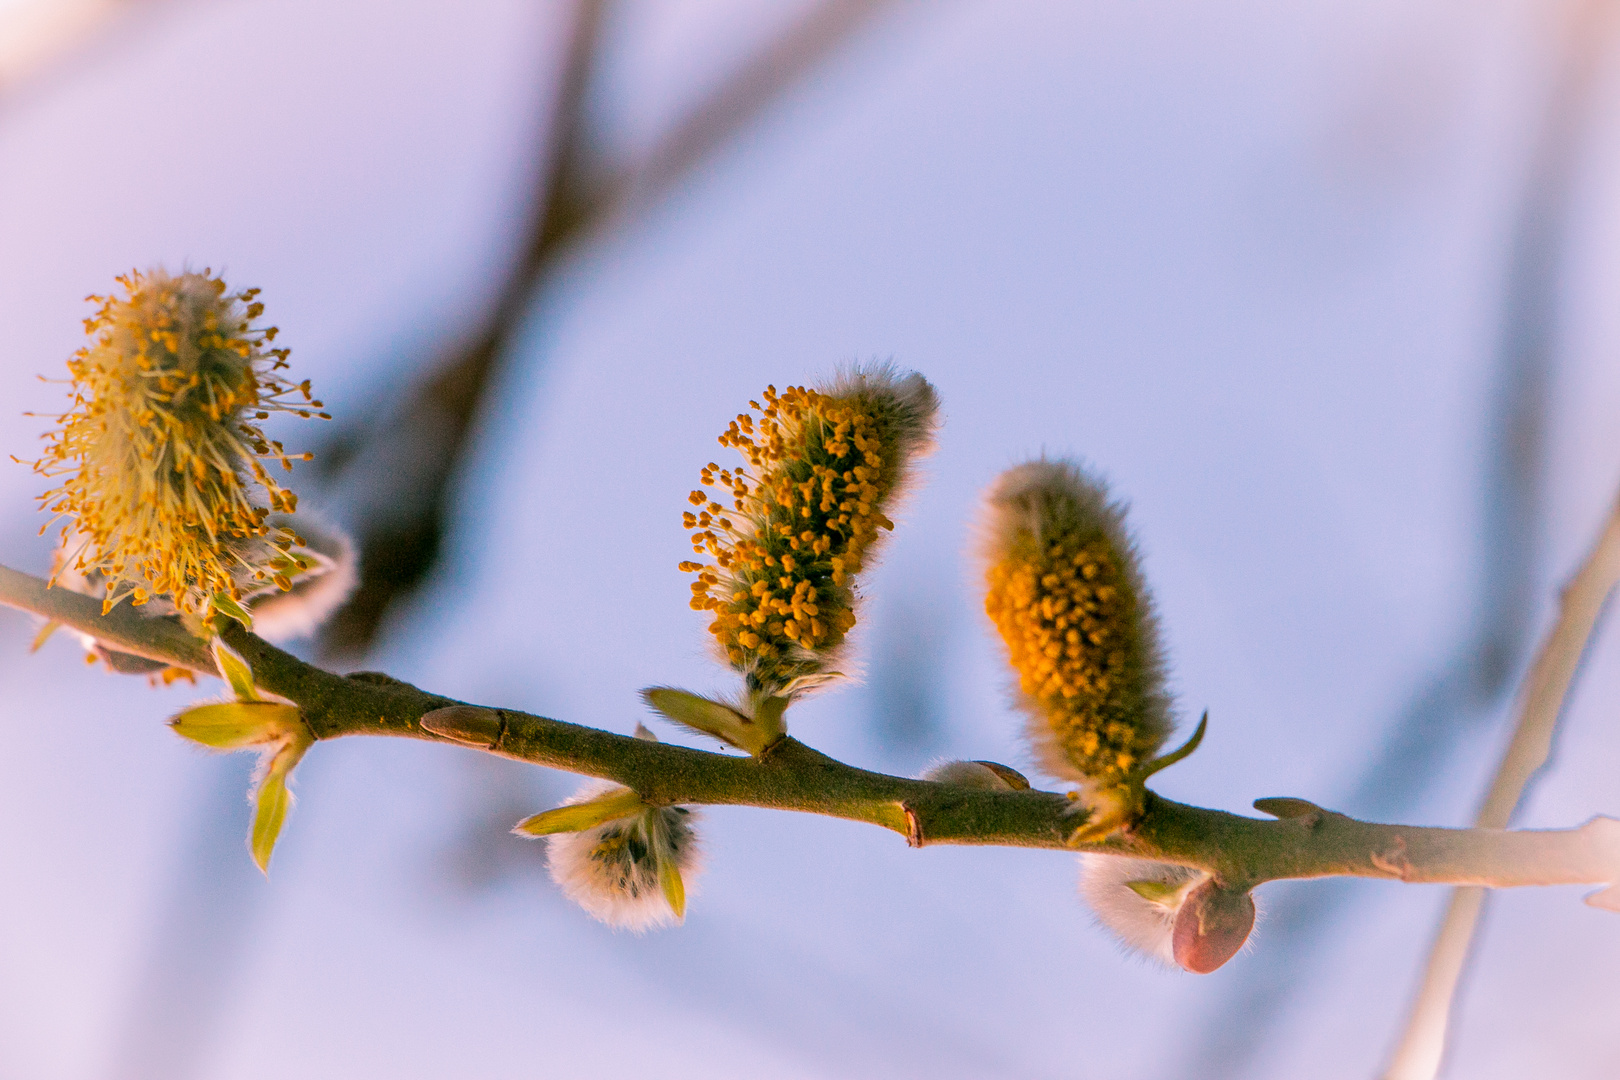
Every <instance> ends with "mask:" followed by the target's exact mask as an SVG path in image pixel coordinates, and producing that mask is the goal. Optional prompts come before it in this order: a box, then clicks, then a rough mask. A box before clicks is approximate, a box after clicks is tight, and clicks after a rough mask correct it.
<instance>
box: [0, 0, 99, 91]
mask: <svg viewBox="0 0 1620 1080" xmlns="http://www.w3.org/2000/svg"><path fill="white" fill-rule="evenodd" d="M130 6H131V4H130V2H129V0H0V88H6V87H10V86H14V85H16V84H17V83H19V82H22V81H23V80H24V79H26V78H28V77H29V76H31V75H33V74H35V73H36V72H38V71H40V70H41V69H43V68H44V67H46V66H47V65H49V64H50V63H51V62H52V61H54V60H56V59H57V58H58V57H60V56H62V55H63V54H64V53H67V52H69V51H71V50H73V49H74V48H76V47H78V46H79V45H80V44H82V43H83V42H85V41H86V40H87V39H89V38H90V37H91V36H92V35H93V34H95V33H97V32H98V31H100V30H101V29H102V28H103V27H104V26H105V25H106V24H107V23H108V22H109V21H111V19H112V17H113V16H115V15H117V14H118V13H119V11H120V9H123V8H127V7H130Z"/></svg>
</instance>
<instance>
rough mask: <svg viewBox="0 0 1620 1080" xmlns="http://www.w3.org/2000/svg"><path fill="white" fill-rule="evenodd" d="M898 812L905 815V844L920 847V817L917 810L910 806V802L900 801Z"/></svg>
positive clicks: (921, 842)
mask: <svg viewBox="0 0 1620 1080" xmlns="http://www.w3.org/2000/svg"><path fill="white" fill-rule="evenodd" d="M900 812H901V813H903V814H905V815H906V846H907V847H922V846H923V829H922V818H920V817H918V816H917V811H915V810H913V809H912V808H911V804H910V803H904V802H903V803H901V804H900Z"/></svg>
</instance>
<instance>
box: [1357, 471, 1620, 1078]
mask: <svg viewBox="0 0 1620 1080" xmlns="http://www.w3.org/2000/svg"><path fill="white" fill-rule="evenodd" d="M1617 582H1620V502H1617V503H1616V504H1615V506H1614V508H1613V509H1612V510H1611V511H1610V513H1609V516H1608V519H1607V521H1606V522H1605V524H1604V528H1603V532H1602V534H1601V535H1600V536H1599V537H1598V541H1597V544H1596V545H1595V546H1594V547H1593V548H1592V551H1591V554H1589V555H1588V556H1587V557H1586V561H1585V563H1583V564H1582V565H1581V568H1580V569H1579V570H1577V571H1576V572H1575V576H1574V577H1573V578H1572V579H1570V582H1569V584H1568V585H1567V586H1565V587H1564V591H1563V594H1562V596H1561V597H1560V605H1559V612H1558V619H1557V621H1556V622H1554V624H1553V627H1552V630H1551V631H1550V632H1549V633H1548V635H1547V637H1546V639H1545V640H1544V641H1543V642H1542V644H1541V649H1540V651H1539V652H1538V653H1537V654H1536V662H1535V664H1534V666H1532V667H1531V669H1530V673H1529V675H1528V676H1526V678H1525V682H1524V689H1523V692H1522V695H1521V697H1520V703H1519V709H1520V712H1519V722H1518V728H1517V730H1515V731H1514V733H1513V741H1512V742H1511V743H1509V744H1508V748H1507V752H1506V753H1505V754H1503V755H1502V764H1501V765H1500V766H1498V768H1497V770H1496V778H1495V779H1494V780H1493V781H1492V782H1491V787H1490V791H1489V792H1488V793H1487V794H1486V796H1485V802H1484V805H1482V806H1481V807H1480V810H1479V815H1478V817H1477V818H1475V821H1474V824H1475V826H1476V827H1477V828H1481V829H1505V828H1507V825H1508V821H1509V819H1510V818H1512V816H1513V812H1514V810H1515V809H1516V808H1517V807H1518V805H1519V799H1520V797H1521V796H1522V795H1523V794H1524V789H1525V785H1526V784H1527V783H1529V781H1530V777H1531V776H1532V775H1534V774H1535V772H1536V770H1538V769H1540V768H1541V767H1542V766H1543V765H1544V764H1546V762H1547V757H1548V755H1549V754H1550V753H1551V751H1552V740H1553V732H1554V730H1555V728H1556V726H1557V723H1558V717H1559V715H1560V714H1561V713H1562V711H1563V707H1564V701H1565V699H1566V698H1567V697H1568V695H1569V688H1570V684H1571V682H1573V681H1574V678H1575V670H1576V668H1577V667H1578V666H1579V664H1580V661H1581V655H1582V653H1584V652H1585V651H1586V643H1587V641H1588V640H1589V639H1590V637H1591V635H1592V629H1593V627H1594V626H1596V624H1597V619H1598V615H1599V614H1600V613H1601V612H1602V610H1603V605H1604V603H1605V602H1606V601H1607V600H1608V597H1609V594H1610V593H1611V592H1612V591H1613V590H1614V587H1615V585H1616V583H1617ZM1592 899H1593V900H1594V901H1595V902H1598V903H1600V904H1601V905H1603V906H1606V907H1614V906H1616V905H1615V902H1616V897H1615V896H1614V895H1613V890H1607V891H1606V892H1605V893H1599V894H1598V895H1597V896H1596V897H1593V898H1592ZM1484 902H1485V890H1484V889H1480V888H1473V887H1462V888H1458V889H1456V890H1454V891H1453V892H1452V894H1451V903H1450V905H1449V906H1448V907H1447V908H1446V914H1445V918H1444V919H1443V920H1442V921H1441V923H1440V932H1439V933H1438V934H1437V935H1436V937H1435V942H1434V948H1433V950H1432V951H1431V952H1430V954H1429V963H1428V968H1427V969H1426V970H1425V971H1424V974H1423V985H1422V987H1421V988H1420V989H1419V991H1418V994H1417V999H1416V1001H1415V1002H1414V1003H1413V1006H1412V1013H1411V1015H1410V1017H1408V1019H1407V1024H1406V1031H1405V1032H1404V1034H1403V1035H1402V1036H1401V1041H1400V1044H1399V1045H1398V1046H1397V1047H1396V1049H1395V1054H1394V1056H1393V1058H1392V1059H1391V1062H1390V1065H1389V1068H1388V1070H1387V1071H1386V1072H1385V1073H1384V1077H1385V1080H1432V1078H1433V1077H1434V1076H1435V1075H1436V1073H1438V1072H1439V1069H1440V1061H1441V1058H1442V1056H1443V1055H1444V1053H1445V1045H1446V1030H1447V1027H1448V1026H1449V1023H1450V1019H1451V1003H1452V1000H1453V998H1454V997H1455V995H1456V990H1457V981H1458V979H1459V978H1460V976H1461V975H1462V969H1463V963H1464V962H1465V961H1466V960H1467V958H1468V947H1469V944H1470V942H1471V941H1472V940H1473V936H1474V927H1475V925H1476V924H1477V923H1478V921H1479V913H1480V907H1481V905H1483V904H1484Z"/></svg>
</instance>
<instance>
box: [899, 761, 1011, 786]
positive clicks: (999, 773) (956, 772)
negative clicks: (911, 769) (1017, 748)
mask: <svg viewBox="0 0 1620 1080" xmlns="http://www.w3.org/2000/svg"><path fill="white" fill-rule="evenodd" d="M921 778H922V779H924V780H932V781H933V782H934V783H936V784H955V785H956V786H957V787H965V788H977V789H979V790H981V791H1028V790H1029V781H1028V780H1027V779H1025V778H1024V774H1023V773H1021V772H1019V771H1018V770H1016V769H1009V768H1008V767H1007V766H1005V765H1002V764H1000V763H998V762H994V761H942V762H940V763H939V764H938V765H933V766H930V767H929V769H928V770H927V771H926V772H924V773H923V774H922V777H921Z"/></svg>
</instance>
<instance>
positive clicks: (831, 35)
mask: <svg viewBox="0 0 1620 1080" xmlns="http://www.w3.org/2000/svg"><path fill="white" fill-rule="evenodd" d="M3 2H5V0H0V3H3ZM108 2H109V3H110V2H112V0H108ZM123 2H124V3H132V0H123ZM148 2H154V0H148ZM882 6H883V0H825V2H822V3H820V4H818V5H817V6H816V7H814V8H813V9H812V10H811V11H810V12H809V13H808V14H807V15H805V16H803V17H802V18H801V19H800V20H799V21H798V22H797V23H795V24H794V25H793V26H792V27H791V28H790V29H789V30H787V31H786V32H784V33H783V34H782V35H781V36H780V37H779V38H778V39H777V40H776V41H775V42H774V43H773V44H771V45H769V46H768V47H767V48H765V49H764V50H763V51H762V52H760V53H759V54H757V55H756V56H754V57H752V58H751V59H749V60H748V61H747V62H745V63H744V64H743V66H742V68H741V69H740V70H739V72H738V73H737V74H736V75H734V76H733V77H732V78H731V79H730V81H729V82H727V83H725V84H724V85H722V86H721V87H720V88H719V89H718V90H717V91H715V92H714V93H713V94H712V95H711V96H710V98H709V99H708V100H707V101H706V102H705V103H704V104H703V105H701V106H700V107H698V108H696V109H695V110H694V111H693V112H692V113H691V114H690V115H689V116H688V117H687V118H686V120H685V121H683V122H682V123H680V124H679V125H677V126H676V127H675V128H674V129H673V130H672V131H671V132H669V133H668V134H667V135H666V136H665V137H664V139H663V141H662V142H661V143H660V144H658V146H657V147H656V148H655V149H654V150H653V151H652V152H651V153H649V154H648V155H647V156H646V157H645V159H644V160H642V161H641V162H640V163H639V164H638V165H636V166H635V167H633V168H624V169H617V170H613V169H608V168H607V167H605V166H604V165H603V164H602V163H601V162H599V161H597V160H596V159H595V157H594V156H593V154H592V147H591V136H590V132H589V130H588V125H587V120H586V117H587V114H588V109H589V101H588V97H589V92H590V87H591V80H592V78H593V76H594V75H595V73H596V70H597V67H598V65H599V63H600V53H601V50H602V45H603V31H604V28H605V25H606V23H607V20H608V15H609V11H608V6H607V2H606V0H580V2H579V3H578V4H577V6H576V13H575V18H574V22H573V28H572V34H573V38H572V42H571V44H570V46H569V48H568V49H567V51H566V53H565V54H564V57H563V62H562V65H561V67H560V69H559V71H558V72H557V75H556V81H555V82H554V83H553V84H552V85H554V86H555V87H556V94H555V97H554V99H553V100H554V105H553V107H552V109H551V110H550V112H549V113H548V114H547V115H546V117H545V118H544V120H543V126H544V130H545V131H546V132H547V135H546V139H547V142H548V146H547V148H546V150H545V152H544V153H542V154H541V155H540V156H539V158H538V162H537V170H538V172H537V176H536V180H535V184H534V189H533V195H532V198H533V211H532V213H531V214H530V215H529V226H528V229H529V236H528V239H527V241H526V242H525V244H524V246H523V249H522V251H521V254H520V256H519V258H518V260H517V262H516V263H515V265H514V266H513V267H512V268H511V271H510V276H509V277H508V278H507V281H506V283H505V285H504V286H503V288H502V289H501V291H500V293H499V296H498V298H497V300H496V303H495V304H494V306H493V308H492V310H491V311H490V312H489V314H488V315H487V316H486V318H485V321H484V323H483V325H482V326H481V327H480V328H479V330H478V331H477V332H476V333H475V334H474V335H473V336H472V337H471V338H470V339H468V341H467V343H466V344H465V345H464V346H463V347H462V348H461V349H460V350H459V351H458V352H456V353H455V354H454V355H452V356H449V357H447V358H446V359H445V360H444V361H443V362H442V363H441V365H440V366H439V368H438V370H437V371H436V372H435V373H434V374H432V375H431V376H430V377H429V378H427V379H426V380H425V381H424V382H422V383H421V384H420V385H418V386H416V387H414V388H413V389H411V390H410V391H409V392H408V393H407V394H406V395H404V397H403V399H401V398H399V397H392V398H391V397H388V396H380V397H379V398H378V405H377V407H376V408H375V410H374V411H373V413H372V414H371V415H369V416H365V417H362V418H361V419H360V420H358V421H355V422H353V423H351V424H348V425H346V426H345V427H344V428H342V429H340V430H339V432H338V433H337V435H336V436H335V437H334V439H333V440H332V445H330V446H329V447H327V448H326V450H325V451H324V452H323V453H321V454H319V455H317V458H316V461H317V463H318V467H321V468H323V469H324V473H325V475H324V481H325V483H326V484H327V485H328V486H337V485H343V486H345V487H347V488H349V489H351V490H354V489H359V490H360V491H361V492H362V494H361V495H360V497H358V498H357V499H356V500H354V503H355V504H356V505H361V506H364V507H366V508H367V511H368V512H367V513H366V514H365V516H363V517H362V519H361V520H360V521H358V522H357V523H356V524H357V531H358V533H359V537H360V542H361V545H362V557H361V558H362V561H361V567H362V579H361V584H360V588H359V589H358V590H357V592H356V595H355V597H354V599H353V600H352V601H351V602H350V604H349V606H348V607H347V608H346V609H345V610H344V611H343V612H341V613H340V614H339V616H338V618H337V619H336V620H334V622H333V623H332V624H330V625H329V627H328V632H327V637H326V639H325V641H324V642H323V646H324V648H325V649H326V650H327V651H328V652H329V653H331V654H338V655H347V656H355V655H358V654H360V653H363V652H364V651H365V650H366V649H367V647H368V646H369V645H370V643H371V641H372V638H373V636H374V635H375V634H376V632H377V629H378V627H379V626H380V625H381V622H382V619H383V617H384V615H385V613H386V612H387V609H388V607H389V605H390V604H392V603H393V602H394V600H395V599H397V598H399V597H401V596H403V595H405V594H408V593H409V592H410V591H411V590H413V589H414V588H415V587H416V586H417V585H419V584H420V583H421V582H422V581H423V580H424V579H425V578H426V576H427V574H428V572H429V571H430V570H431V569H432V567H433V565H434V562H435V560H436V559H437V557H438V555H439V551H440V545H441V541H442V538H443V534H444V528H445V513H446V510H447V507H448V504H449V494H450V486H451V484H452V483H453V481H454V477H455V475H456V472H457V469H458V467H459V465H460V462H461V460H462V458H463V456H464V452H465V448H466V446H467V444H468V441H469V440H468V436H469V435H470V433H471V428H472V423H473V420H474V417H475V416H476V414H477V411H478V407H479V402H480V401H481V399H482V396H483V393H484V390H485V387H486V386H488V385H489V384H490V381H491V380H492V378H494V376H495V372H496V369H497V366H498V364H499V363H500V362H501V360H502V359H503V353H504V350H505V349H506V348H507V345H508V342H509V340H510V339H511V336H512V334H513V333H514V331H515V330H516V328H517V326H518V324H519V322H520V321H521V320H522V319H523V317H524V315H525V313H526V312H527V311H529V310H530V308H531V307H532V306H533V305H534V304H535V303H536V302H537V301H538V300H539V299H540V298H541V296H542V295H543V290H544V287H545V282H546V278H547V274H548V272H549V271H550V269H551V268H552V267H554V266H555V265H557V264H558V262H559V261H560V260H561V259H562V258H563V257H564V256H565V255H566V254H567V253H568V252H569V251H570V250H572V249H573V247H574V246H575V244H576V243H577V242H579V240H580V239H581V238H582V237H584V236H585V235H587V234H589V233H591V232H592V231H595V230H601V229H605V228H606V227H608V226H609V225H611V224H612V223H614V222H615V221H618V220H622V219H623V218H624V217H625V216H626V215H627V212H628V211H629V210H631V209H632V208H635V207H639V206H645V205H648V204H650V203H652V202H653V201H654V200H656V199H657V198H658V197H659V196H661V195H662V194H664V193H665V192H667V191H668V190H669V189H670V188H672V187H673V186H674V185H675V184H676V183H677V182H678V181H679V180H680V179H681V178H682V177H683V176H685V175H686V174H687V173H688V172H689V171H690V170H691V169H693V168H694V167H696V166H697V165H698V164H699V163H701V162H702V161H703V160H705V159H706V158H707V157H708V156H709V155H711V154H713V153H714V151H716V150H717V149H718V148H720V147H721V146H722V145H724V144H725V142H726V141H727V140H728V139H729V138H731V137H732V136H733V135H735V134H736V133H737V132H738V131H739V130H740V129H742V128H743V127H744V126H745V125H746V124H747V123H748V122H749V121H750V120H752V119H753V118H754V117H755V116H757V115H758V114H759V113H760V112H761V111H762V110H764V109H765V108H766V107H767V106H768V105H769V104H770V102H771V101H773V100H775V99H776V98H777V97H779V96H780V95H781V93H782V92H783V91H785V90H786V89H787V88H789V87H790V86H792V85H794V84H795V83H796V82H797V81H798V80H800V79H802V78H804V77H805V76H806V75H807V74H808V73H809V72H810V71H811V70H812V69H813V68H814V67H815V66H816V65H817V64H819V63H820V62H821V61H822V60H823V59H825V58H826V57H828V56H829V55H830V54H831V53H832V52H834V51H835V50H836V48H837V47H838V46H839V45H840V44H842V43H843V42H845V41H846V40H848V39H849V37H851V36H852V35H853V34H854V32H855V31H856V30H858V29H859V28H860V27H861V26H862V25H863V24H864V23H865V21H866V20H867V18H868V17H869V16H871V15H872V14H873V13H875V12H876V11H877V10H878V9H879V8H881V7H882ZM469 768H471V769H473V770H475V771H476V773H477V775H478V777H479V783H477V784H473V785H470V789H471V790H475V791H477V792H478V793H479V798H478V799H477V800H476V801H475V803H474V804H473V805H470V806H469V807H468V809H467V811H466V813H465V814H464V815H463V816H464V819H465V821H466V825H465V827H464V830H463V831H462V833H461V834H460V838H461V839H462V840H464V841H466V842H467V846H466V847H465V849H461V848H458V849H456V850H453V851H450V852H441V853H440V855H439V858H438V859H436V860H435V870H436V871H443V870H445V869H448V870H450V871H451V872H452V873H453V874H454V876H455V878H456V880H457V882H458V883H459V884H460V885H461V886H462V888H463V890H464V893H465V894H467V895H475V894H477V893H478V892H479V891H480V890H482V889H487V888H490V887H494V886H496V885H498V884H500V883H501V882H502V881H504V880H506V879H508V878H509V877H511V876H512V875H515V874H516V875H521V874H524V873H527V872H532V871H534V870H537V869H539V867H540V865H541V862H542V861H543V848H541V847H540V846H539V845H534V844H528V843H525V842H524V841H521V840H518V839H515V838H513V837H512V836H510V835H509V827H510V825H511V823H512V822H513V821H515V820H517V819H518V818H519V817H522V816H524V815H525V814H527V813H528V812H530V810H532V808H533V806H534V805H535V799H536V796H537V795H540V796H543V795H544V792H540V791H537V790H536V788H537V785H536V784H535V783H534V782H533V781H532V780H531V779H529V778H528V777H527V774H526V773H520V771H518V770H513V769H511V768H502V769H491V768H490V767H489V766H488V765H486V764H483V763H478V764H474V765H472V766H469ZM532 771H533V770H527V772H529V773H532ZM496 774H498V776H499V778H500V779H499V782H494V783H491V781H494V780H495V779H496ZM232 775H233V778H234V773H233V774H232ZM242 787H243V785H242V783H241V782H240V780H239V779H233V782H232V783H229V784H220V785H217V786H215V787H211V788H210V789H209V791H208V794H207V799H208V803H209V805H208V806H207V807H205V808H203V809H201V810H199V811H198V812H196V813H194V814H191V815H189V816H188V817H187V821H188V822H195V823H196V824H195V826H193V828H194V829H195V831H194V832H193V833H192V834H191V836H190V838H189V840H188V841H187V842H185V843H184V844H183V845H182V848H181V850H182V851H183V853H184V854H183V855H182V865H181V866H180V867H179V868H178V869H177V871H176V873H175V878H174V886H173V891H174V892H175V894H176V896H177V897H179V898H180V899H177V900H176V901H175V903H174V904H173V905H172V906H171V910H172V912H173V915H172V917H168V918H164V919H162V920H159V922H158V923H157V925H156V926H155V928H154V931H153V937H152V940H151V943H150V945H149V947H148V951H147V956H148V960H147V961H146V966H145V967H144V968H143V969H142V972H141V974H140V975H139V977H138V979H137V982H136V984H135V985H134V986H132V987H131V992H130V996H129V999H128V1000H129V1006H128V1013H127V1019H126V1023H125V1030H126V1032H127V1033H128V1034H127V1035H126V1038H125V1041H124V1042H123V1044H122V1045H120V1046H119V1047H118V1050H119V1058H118V1066H117V1070H118V1071H117V1075H118V1076H120V1077H127V1078H130V1080H145V1078H147V1077H162V1078H164V1080H185V1078H186V1077H190V1076H198V1075H206V1072H205V1066H206V1060H205V1055H206V1052H207V1047H206V1046H205V1045H204V1044H203V1040H205V1039H206V1037H207V1034H208V1032H210V1031H211V1030H213V1029H214V1026H213V1025H211V1024H208V1023H206V1022H202V1023H199V1022H196V1018H197V1017H199V1016H202V1015H204V1014H205V1013H206V1012H207V1010H209V1009H210V1008H213V1009H218V1008H223V1007H224V1003H225V1002H227V1001H228V1000H230V999H231V988H232V985H233V983H234V981H235V980H236V978H237V974H238V971H239V968H240V966H241V964H243V963H244V962H245V961H246V960H247V955H246V952H245V950H244V948H243V947H242V946H243V943H244V942H245V941H246V940H247V939H248V938H249V937H250V936H251V935H252V933H253V925H252V924H253V921H254V916H255V914H256V907H257V905H256V902H255V901H256V897H258V896H259V894H260V893H259V890H258V888H257V886H255V885H254V884H253V883H252V882H251V881H248V882H246V883H245V884H244V883H243V882H241V881H239V880H238V879H239V878H243V877H247V878H251V877H252V874H251V872H250V871H248V870H247V869H246V866H247V863H246V861H245V860H243V859H242V858H241V843H242V841H241V837H242V834H243V824H242V823H243V821H244V820H245V816H246V811H247V806H246V803H245V801H244V800H243V799H242V795H241V792H242ZM541 801H543V798H542V799H541ZM492 822H493V823H496V824H498V825H499V828H498V829H492V828H491V827H490V826H491V823H492ZM474 838H476V839H474ZM222 857H228V861H229V862H230V863H231V866H230V868H229V870H228V871H227V870H226V869H222V868H221V866H220V861H221V858H222Z"/></svg>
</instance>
